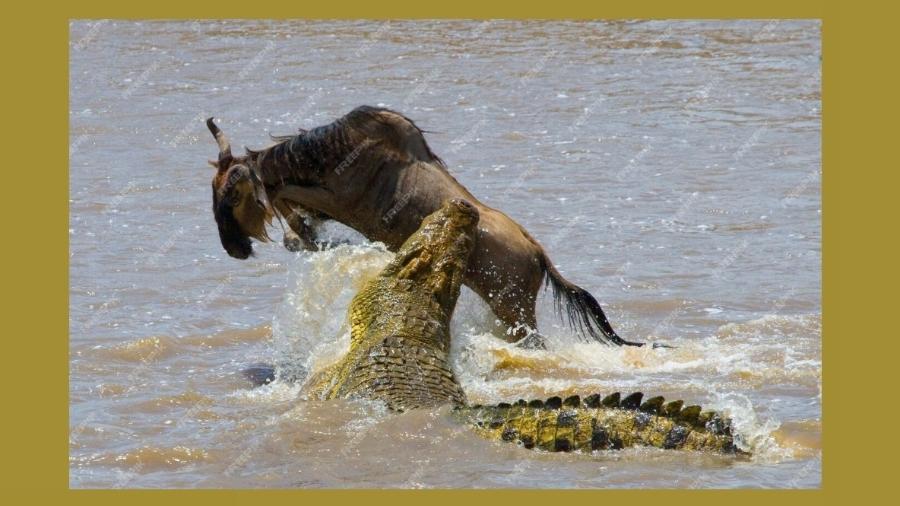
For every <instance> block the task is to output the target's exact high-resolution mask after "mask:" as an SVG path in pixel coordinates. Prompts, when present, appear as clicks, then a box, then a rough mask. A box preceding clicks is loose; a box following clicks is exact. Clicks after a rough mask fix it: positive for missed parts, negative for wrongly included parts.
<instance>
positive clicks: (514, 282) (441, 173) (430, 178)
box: [207, 106, 643, 346]
mask: <svg viewBox="0 0 900 506" xmlns="http://www.w3.org/2000/svg"><path fill="white" fill-rule="evenodd" d="M207 126H208V127H209V129H210V131H211V132H212V133H213V135H214V136H215V138H216V141H217V142H218V144H219V157H218V160H216V161H211V162H210V164H212V165H213V166H214V167H216V175H215V177H214V178H213V183H212V186H213V213H214V215H215V218H216V222H217V223H218V227H219V236H220V238H221V240H222V246H223V247H224V248H225V250H226V251H227V252H228V254H229V255H231V256H233V257H235V258H240V259H245V258H247V257H249V256H250V255H251V254H252V251H253V250H252V245H251V242H250V238H251V237H252V238H255V239H257V240H260V241H266V240H269V237H268V235H267V234H266V224H267V223H270V222H271V219H272V217H273V216H277V217H279V218H281V217H283V218H285V219H286V221H287V223H288V225H289V227H290V229H291V230H292V232H287V233H286V237H285V244H286V245H288V246H290V247H292V248H296V247H297V246H298V245H301V244H302V245H303V246H304V247H307V248H311V247H313V246H312V241H313V239H314V234H313V233H312V229H311V225H310V223H309V222H308V221H307V218H313V219H333V220H337V221H339V222H341V223H343V224H345V225H347V226H349V227H351V228H353V229H355V230H357V231H359V232H360V233H362V234H363V235H364V236H366V237H367V238H368V239H370V240H372V241H381V242H383V243H384V244H385V245H387V247H388V249H390V250H391V251H396V250H397V248H399V247H400V245H402V244H403V242H404V241H405V240H406V239H407V238H408V237H409V236H410V235H411V234H412V233H413V232H415V231H416V230H417V229H418V227H419V224H420V223H421V222H422V219H423V218H425V217H426V216H428V215H429V214H431V213H433V212H434V211H436V210H437V209H439V208H440V207H441V205H442V204H443V203H444V202H445V201H446V200H448V199H453V198H462V199H465V200H467V201H469V202H471V203H472V204H474V205H475V206H476V207H477V208H478V211H479V213H480V215H481V222H480V224H479V228H478V238H477V243H476V247H475V251H474V252H473V254H472V256H471V257H470V260H469V268H468V270H467V272H466V276H465V284H466V285H467V286H468V287H470V288H471V289H472V290H474V291H475V292H476V293H477V294H478V295H479V296H481V298H482V299H484V300H485V301H486V302H487V303H488V304H489V305H490V307H491V309H492V310H493V312H494V314H495V315H496V316H497V317H498V318H499V319H500V321H501V322H502V323H503V324H504V325H506V326H507V327H508V329H509V330H508V332H507V335H508V336H509V339H510V340H517V339H520V338H523V337H526V336H534V335H535V334H531V333H532V332H533V331H534V330H535V329H536V327H537V319H536V316H535V303H536V299H537V294H538V292H539V290H540V288H541V285H542V284H545V285H549V286H550V287H551V288H552V289H553V294H554V300H555V305H556V309H557V311H559V312H560V314H563V313H565V315H566V316H567V317H568V321H569V324H570V325H571V326H572V327H573V328H574V329H577V330H578V331H579V332H580V333H581V335H584V336H589V337H591V338H593V339H595V340H597V341H600V342H606V343H611V344H616V345H632V346H641V345H642V344H643V343H635V342H629V341H626V340H624V339H622V338H621V337H619V335H618V334H616V332H615V331H614V330H613V328H612V326H611V325H610V324H609V321H608V320H607V318H606V315H605V314H604V313H603V309H601V307H600V304H599V303H598V302H597V300H596V299H595V298H594V297H593V296H592V295H591V294H590V293H588V292H587V291H586V290H584V289H583V288H581V287H579V286H577V285H575V284H574V283H571V282H569V281H568V280H566V279H565V278H563V277H562V275H561V274H560V273H559V271H557V270H556V268H555V267H554V265H553V262H551V261H550V259H549V258H548V256H547V253H546V252H545V251H544V248H543V247H542V246H541V245H540V244H539V243H538V242H537V241H536V240H535V239H534V238H533V237H531V235H529V234H528V232H527V231H525V229H524V228H522V226H521V225H519V224H518V223H516V222H515V221H513V220H512V219H511V218H510V217H508V216H507V215H505V214H503V213H502V212H500V211H498V210H496V209H493V208H491V207H488V206H486V205H484V204H483V203H481V202H480V201H479V200H478V199H477V198H475V196H474V195H472V194H471V193H469V191H468V190H467V189H466V188H465V187H463V186H462V185H461V184H459V182H457V181H456V179H455V178H454V177H453V176H452V175H451V174H450V173H449V172H448V170H447V167H446V165H445V164H444V162H443V161H442V160H441V159H440V158H439V157H438V156H437V155H435V154H434V153H433V152H432V150H431V148H430V147H429V146H428V143H427V142H426V141H425V137H424V135H423V133H422V130H420V129H419V127H418V126H416V124H415V123H414V122H413V121H412V120H410V119H409V118H407V117H406V116H404V115H402V114H400V113H398V112H396V111H392V110H389V109H385V108H378V107H369V106H362V107H357V108H356V109H354V110H352V111H351V112H350V113H348V114H347V115H345V116H343V117H341V118H339V119H337V120H335V121H334V122H332V123H329V124H327V125H323V126H319V127H316V128H313V129H311V130H302V131H301V132H300V133H299V134H297V135H291V136H283V137H273V140H274V141H275V144H274V145H272V146H270V147H268V148H265V149H261V150H250V149H247V152H246V154H244V155H238V156H236V155H233V154H232V152H231V146H230V144H229V142H228V140H227V139H226V137H225V135H224V134H223V133H222V131H221V130H220V129H219V128H218V127H217V126H216V125H215V123H214V122H213V119H212V118H210V119H209V120H207ZM529 341H532V342H534V341H537V342H538V343H539V342H540V338H539V337H538V338H537V339H534V340H532V339H529Z"/></svg>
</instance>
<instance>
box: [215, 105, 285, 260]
mask: <svg viewBox="0 0 900 506" xmlns="http://www.w3.org/2000/svg"><path fill="white" fill-rule="evenodd" d="M206 126H208V127H209V131H210V132H212V134H213V136H214V137H215V138H216V142H217V143H218V145H219V158H218V160H215V161H213V160H210V161H209V164H210V165H212V166H213V167H215V168H216V175H215V176H213V180H212V193H213V215H214V216H215V218H216V224H218V227H219V239H221V241H222V247H224V248H225V251H227V252H228V254H229V255H231V256H232V257H234V258H240V259H245V258H247V257H249V256H250V255H251V254H253V246H252V245H251V243H250V238H251V237H252V238H254V239H257V240H259V241H262V242H266V241H269V236H268V234H267V233H266V224H269V223H271V222H272V216H273V213H272V209H271V206H270V205H269V204H268V200H267V199H266V192H265V188H264V187H263V184H262V181H261V180H260V179H259V176H258V175H257V174H256V172H255V171H254V170H253V168H252V167H251V165H250V164H249V163H248V159H247V157H246V156H234V155H232V153H231V144H230V143H229V142H228V139H227V138H226V137H225V134H224V132H222V131H221V130H220V129H219V127H218V126H216V124H215V123H214V122H213V119H212V118H209V119H208V120H206Z"/></svg>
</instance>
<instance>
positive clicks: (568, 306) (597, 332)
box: [541, 255, 644, 346]
mask: <svg viewBox="0 0 900 506" xmlns="http://www.w3.org/2000/svg"><path fill="white" fill-rule="evenodd" d="M541 267H542V268H543V270H544V286H545V287H546V286H547V285H550V287H551V288H552V289H553V304H554V307H555V308H556V312H557V314H559V315H560V317H563V315H565V317H566V318H567V319H568V322H569V326H570V327H572V329H574V330H578V332H579V333H580V334H581V335H583V336H590V337H591V338H593V339H594V340H596V341H599V342H601V343H607V344H615V345H617V346H622V345H627V346H643V345H644V343H636V342H632V341H626V340H624V339H622V338H621V337H619V335H618V334H616V331H615V330H613V328H612V325H610V324H609V320H608V319H607V318H606V314H605V313H604V312H603V308H601V307H600V303H599V302H597V299H595V298H594V296H593V295H591V294H590V292H588V291H587V290H585V289H584V288H581V287H580V286H577V285H575V284H574V283H571V282H570V281H568V280H567V279H566V278H564V277H563V276H562V274H560V273H559V271H557V270H556V267H554V266H553V263H551V262H550V259H549V258H547V255H542V256H541Z"/></svg>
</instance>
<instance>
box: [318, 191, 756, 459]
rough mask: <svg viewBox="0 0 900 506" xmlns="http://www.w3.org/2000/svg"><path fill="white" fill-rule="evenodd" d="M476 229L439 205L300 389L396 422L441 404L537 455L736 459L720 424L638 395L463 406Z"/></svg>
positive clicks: (373, 283) (473, 215) (458, 205)
mask: <svg viewBox="0 0 900 506" xmlns="http://www.w3.org/2000/svg"><path fill="white" fill-rule="evenodd" d="M478 221H479V213H478V210H477V208H476V207H475V206H473V205H472V204H470V203H469V202H467V201H466V200H463V199H451V200H448V201H446V202H445V203H444V205H443V206H442V207H441V208H439V209H438V210H437V211H436V212H434V213H433V214H431V215H429V216H427V217H426V218H425V219H424V220H423V221H422V224H421V226H420V228H419V229H418V231H416V232H415V233H414V234H413V235H411V236H410V237H409V238H408V239H407V240H406V242H405V243H404V244H403V245H402V246H401V247H400V248H399V250H398V252H397V254H396V256H395V258H394V259H393V260H392V261H391V262H390V263H389V264H388V265H387V266H386V267H385V268H384V269H383V270H382V271H381V272H380V273H379V274H378V275H377V276H375V277H374V278H373V279H370V280H369V281H368V282H367V283H366V284H365V285H364V287H363V288H362V289H361V290H360V291H359V292H358V293H357V294H356V296H355V297H354V298H353V301H352V303H351V305H350V309H349V322H350V329H351V340H350V349H349V351H348V352H347V353H346V355H344V356H343V357H342V358H341V359H339V360H338V361H337V362H336V363H334V364H332V365H330V366H328V367H326V368H325V369H323V370H322V371H321V372H319V373H317V374H314V375H313V376H312V377H311V378H310V379H309V380H308V381H307V384H306V387H305V390H306V392H307V393H308V394H309V396H310V397H311V398H319V399H338V398H353V397H356V398H360V397H361V398H369V399H375V400H380V401H383V402H384V403H385V404H386V405H387V407H388V408H389V409H390V410H393V411H398V412H402V411H407V410H411V409H419V408H432V407H437V406H442V405H446V404H450V405H452V413H453V416H454V417H456V418H457V419H459V420H460V421H461V422H462V423H466V424H468V425H470V426H471V427H472V428H473V429H474V431H475V432H476V433H477V434H480V435H481V436H484V437H486V438H488V439H491V440H495V441H507V442H515V443H518V444H520V445H521V446H524V447H525V448H536V449H541V450H545V451H593V450H598V449H621V448H627V447H633V446H652V447H657V448H663V449H687V450H707V451H714V452H722V453H743V452H742V451H741V450H739V449H738V448H737V446H736V444H735V437H734V435H733V433H732V428H731V422H730V420H728V419H726V418H725V417H723V416H721V415H720V414H718V413H716V412H709V411H707V412H704V411H702V410H701V408H700V407H699V406H684V403H683V401H681V400H677V401H673V402H669V403H666V402H665V400H664V399H663V397H659V396H657V397H653V398H650V399H647V400H644V399H643V394H642V393H640V392H635V393H632V394H630V395H627V396H624V397H623V396H622V395H621V394H620V393H611V394H609V395H606V396H601V395H600V394H597V393H594V394H591V395H587V396H585V397H583V398H582V397H581V396H577V395H573V396H568V397H566V398H565V399H563V398H561V397H558V396H556V397H551V398H549V399H546V400H531V401H526V400H517V401H516V402H510V403H499V404H495V405H484V406H482V405H470V404H469V403H468V402H467V400H466V395H465V392H463V389H462V387H461V386H460V383H459V382H458V381H457V379H456V377H455V375H454V373H453V371H452V370H451V367H450V364H449V350H450V318H451V316H452V314H453V310H454V307H455V305H456V301H457V299H458V297H459V292H460V285H461V284H462V282H463V277H464V273H465V270H466V265H467V261H468V256H469V254H470V253H471V252H472V249H473V247H474V243H475V241H476V237H477V236H476V227H477V225H478Z"/></svg>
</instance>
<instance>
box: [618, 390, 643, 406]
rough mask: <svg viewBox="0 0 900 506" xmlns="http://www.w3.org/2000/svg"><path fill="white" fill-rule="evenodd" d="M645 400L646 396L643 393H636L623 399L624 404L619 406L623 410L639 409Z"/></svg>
mask: <svg viewBox="0 0 900 506" xmlns="http://www.w3.org/2000/svg"><path fill="white" fill-rule="evenodd" d="M643 398H644V394H643V393H641V392H635V393H633V394H631V395H629V396H628V397H626V398H624V399H622V402H621V403H620V404H619V407H620V408H622V409H637V408H638V407H640V405H641V399H643Z"/></svg>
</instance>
